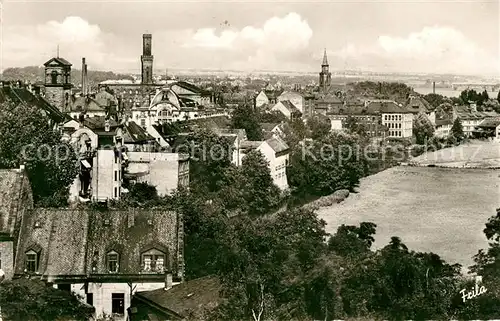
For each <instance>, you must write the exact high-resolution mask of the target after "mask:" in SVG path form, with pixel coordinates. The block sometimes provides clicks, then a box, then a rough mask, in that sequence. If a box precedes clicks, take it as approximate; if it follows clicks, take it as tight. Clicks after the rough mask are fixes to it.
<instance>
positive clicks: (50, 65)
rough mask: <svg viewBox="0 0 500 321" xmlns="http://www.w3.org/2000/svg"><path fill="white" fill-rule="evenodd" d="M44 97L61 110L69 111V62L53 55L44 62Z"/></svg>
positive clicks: (70, 85) (70, 86)
mask: <svg viewBox="0 0 500 321" xmlns="http://www.w3.org/2000/svg"><path fill="white" fill-rule="evenodd" d="M44 66H45V99H47V100H48V101H49V102H50V103H51V104H52V105H53V106H55V107H57V108H58V109H59V110H60V111H61V112H63V113H64V112H69V107H70V97H71V88H72V87H73V85H72V84H71V64H70V63H69V62H68V61H67V60H66V59H64V58H61V57H59V55H58V57H55V58H52V59H50V60H49V61H47V62H46V63H45V64H44Z"/></svg>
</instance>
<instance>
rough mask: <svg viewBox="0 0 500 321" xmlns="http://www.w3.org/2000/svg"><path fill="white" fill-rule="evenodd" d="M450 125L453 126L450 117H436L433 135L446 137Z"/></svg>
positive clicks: (449, 131) (448, 133)
mask: <svg viewBox="0 0 500 321" xmlns="http://www.w3.org/2000/svg"><path fill="white" fill-rule="evenodd" d="M451 127H453V121H452V120H451V119H450V118H438V119H436V128H435V131H434V136H436V137H440V138H443V137H448V136H449V135H450V133H451Z"/></svg>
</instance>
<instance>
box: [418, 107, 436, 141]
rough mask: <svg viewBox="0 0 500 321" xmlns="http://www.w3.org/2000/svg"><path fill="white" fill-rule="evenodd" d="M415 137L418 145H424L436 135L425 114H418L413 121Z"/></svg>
mask: <svg viewBox="0 0 500 321" xmlns="http://www.w3.org/2000/svg"><path fill="white" fill-rule="evenodd" d="M413 135H414V136H415V137H416V140H417V144H424V143H425V142H426V141H427V140H428V139H430V138H431V137H432V136H433V135H434V126H432V123H431V121H430V120H429V118H427V116H426V115H425V114H418V115H417V117H415V118H414V120H413Z"/></svg>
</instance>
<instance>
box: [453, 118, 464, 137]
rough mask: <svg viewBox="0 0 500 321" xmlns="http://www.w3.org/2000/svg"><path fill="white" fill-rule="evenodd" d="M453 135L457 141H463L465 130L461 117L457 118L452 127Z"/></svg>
mask: <svg viewBox="0 0 500 321" xmlns="http://www.w3.org/2000/svg"><path fill="white" fill-rule="evenodd" d="M451 136H453V137H454V138H455V139H456V140H457V141H461V140H462V139H463V138H464V130H463V127H462V123H461V122H460V119H459V118H457V119H455V121H454V122H453V126H452V127H451Z"/></svg>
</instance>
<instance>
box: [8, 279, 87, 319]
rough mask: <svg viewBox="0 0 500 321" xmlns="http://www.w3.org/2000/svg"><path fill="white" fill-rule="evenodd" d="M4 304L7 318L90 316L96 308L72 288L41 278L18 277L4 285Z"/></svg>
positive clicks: (78, 317)
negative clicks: (48, 282) (76, 294)
mask: <svg viewBox="0 0 500 321" xmlns="http://www.w3.org/2000/svg"><path fill="white" fill-rule="evenodd" d="M0 306H1V307H2V314H3V317H4V318H5V320H12V321H35V320H40V321H42V320H43V321H46V320H82V321H84V320H89V318H90V317H91V316H92V315H93V313H94V308H93V307H90V306H88V305H85V304H83V303H81V302H80V301H79V299H78V297H77V296H75V295H74V294H73V293H71V292H67V291H63V290H59V289H55V288H53V287H52V286H50V285H47V284H46V283H45V282H43V281H40V280H30V279H25V278H23V279H16V280H13V281H4V282H2V284H1V285H0Z"/></svg>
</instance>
